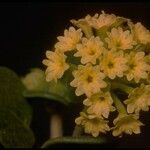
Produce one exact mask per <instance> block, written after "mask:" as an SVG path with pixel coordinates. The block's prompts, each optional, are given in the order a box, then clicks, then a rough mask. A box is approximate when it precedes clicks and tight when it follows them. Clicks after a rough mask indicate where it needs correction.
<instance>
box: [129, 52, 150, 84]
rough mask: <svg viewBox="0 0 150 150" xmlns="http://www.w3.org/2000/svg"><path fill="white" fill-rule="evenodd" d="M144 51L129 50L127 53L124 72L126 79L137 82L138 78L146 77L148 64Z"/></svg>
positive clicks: (149, 66)
mask: <svg viewBox="0 0 150 150" xmlns="http://www.w3.org/2000/svg"><path fill="white" fill-rule="evenodd" d="M144 56H145V53H144V52H133V51H132V52H130V54H129V55H127V59H128V63H127V65H128V70H127V72H126V76H127V80H128V81H131V80H132V79H134V80H135V82H136V83H138V82H139V80H140V79H147V78H148V73H147V71H150V65H149V64H148V63H147V62H146V59H145V57H144Z"/></svg>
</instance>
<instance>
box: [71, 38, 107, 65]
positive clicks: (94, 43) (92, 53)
mask: <svg viewBox="0 0 150 150" xmlns="http://www.w3.org/2000/svg"><path fill="white" fill-rule="evenodd" d="M77 50H78V51H77V53H75V54H74V56H76V57H81V63H82V64H86V63H89V62H91V63H92V64H95V63H96V60H97V59H98V58H99V57H100V55H101V54H102V53H103V51H104V50H105V49H104V47H103V42H102V41H101V40H100V38H99V37H94V36H92V37H91V38H90V39H87V38H82V44H77Z"/></svg>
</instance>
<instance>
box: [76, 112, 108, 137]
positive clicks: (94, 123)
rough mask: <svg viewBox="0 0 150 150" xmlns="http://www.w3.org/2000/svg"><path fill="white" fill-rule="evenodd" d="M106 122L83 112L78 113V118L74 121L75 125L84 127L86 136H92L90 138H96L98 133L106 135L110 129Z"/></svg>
mask: <svg viewBox="0 0 150 150" xmlns="http://www.w3.org/2000/svg"><path fill="white" fill-rule="evenodd" d="M107 122H108V121H106V120H103V119H102V118H100V117H96V116H94V115H87V114H86V113H84V112H80V117H78V118H76V119H75V123H76V124H77V125H81V126H83V127H84V131H85V133H87V134H92V136H94V137H97V136H98V135H99V134H100V133H106V131H109V130H110V128H109V126H108V125H107Z"/></svg>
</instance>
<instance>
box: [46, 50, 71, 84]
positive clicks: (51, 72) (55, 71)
mask: <svg viewBox="0 0 150 150" xmlns="http://www.w3.org/2000/svg"><path fill="white" fill-rule="evenodd" d="M46 56H47V58H48V59H44V60H43V64H44V65H46V66H47V69H46V80H47V81H51V80H55V81H57V79H59V78H61V77H62V76H63V74H64V72H65V71H66V70H67V69H68V68H69V65H68V64H67V63H66V62H65V59H66V56H65V55H64V54H62V53H59V52H52V51H46Z"/></svg>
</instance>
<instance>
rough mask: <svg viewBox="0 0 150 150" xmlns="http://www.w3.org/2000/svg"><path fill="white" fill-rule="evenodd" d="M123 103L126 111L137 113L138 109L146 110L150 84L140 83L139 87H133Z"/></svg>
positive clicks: (149, 103)
mask: <svg viewBox="0 0 150 150" xmlns="http://www.w3.org/2000/svg"><path fill="white" fill-rule="evenodd" d="M124 103H125V104H127V111H128V113H133V112H135V113H139V111H140V110H143V111H148V110H149V107H148V106H150V85H144V84H141V86H140V87H137V88H135V89H133V90H132V92H131V93H130V94H129V96H128V99H127V100H125V101H124Z"/></svg>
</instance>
